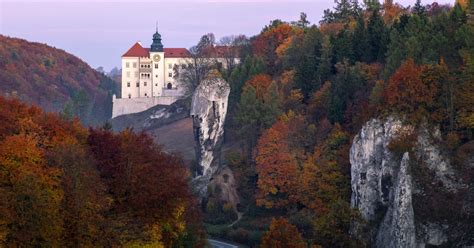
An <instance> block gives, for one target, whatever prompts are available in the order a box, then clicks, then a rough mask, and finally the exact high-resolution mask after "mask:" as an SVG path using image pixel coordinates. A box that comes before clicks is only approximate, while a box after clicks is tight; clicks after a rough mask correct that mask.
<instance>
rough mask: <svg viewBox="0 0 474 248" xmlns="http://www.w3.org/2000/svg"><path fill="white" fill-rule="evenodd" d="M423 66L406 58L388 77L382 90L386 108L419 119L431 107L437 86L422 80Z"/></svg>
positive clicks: (425, 114)
mask: <svg viewBox="0 0 474 248" xmlns="http://www.w3.org/2000/svg"><path fill="white" fill-rule="evenodd" d="M423 70H424V68H423V67H422V66H418V65H416V64H415V62H414V61H413V59H408V60H407V61H406V62H405V63H403V64H402V65H401V66H400V68H398V70H397V71H396V72H395V73H394V74H393V75H392V76H391V77H390V80H389V83H388V85H387V87H386V88H385V91H384V98H385V102H386V104H387V107H388V109H391V110H395V111H398V112H399V113H401V114H407V115H408V117H409V118H410V119H414V120H420V119H421V118H423V117H426V116H427V111H428V110H429V109H430V108H432V107H433V105H434V101H435V96H436V94H437V87H436V85H435V84H434V83H433V82H424V81H423V80H422V74H423Z"/></svg>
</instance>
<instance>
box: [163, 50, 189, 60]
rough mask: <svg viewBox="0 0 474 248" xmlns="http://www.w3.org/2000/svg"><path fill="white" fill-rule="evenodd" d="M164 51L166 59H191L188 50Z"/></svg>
mask: <svg viewBox="0 0 474 248" xmlns="http://www.w3.org/2000/svg"><path fill="white" fill-rule="evenodd" d="M163 51H164V52H165V58H187V57H191V54H190V53H189V51H188V49H186V48H163Z"/></svg>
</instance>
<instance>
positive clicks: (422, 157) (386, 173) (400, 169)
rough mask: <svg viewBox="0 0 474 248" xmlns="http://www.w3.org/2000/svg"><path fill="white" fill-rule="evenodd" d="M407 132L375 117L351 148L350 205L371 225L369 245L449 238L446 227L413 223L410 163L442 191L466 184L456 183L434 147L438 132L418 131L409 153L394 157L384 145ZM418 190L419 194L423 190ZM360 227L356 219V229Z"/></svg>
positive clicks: (413, 189) (399, 125)
mask: <svg viewBox="0 0 474 248" xmlns="http://www.w3.org/2000/svg"><path fill="white" fill-rule="evenodd" d="M406 130H409V131H410V130H411V131H413V128H412V127H410V126H406V125H403V124H402V123H401V122H400V121H399V120H397V119H395V118H388V119H387V120H385V121H380V120H377V119H373V120H371V121H369V122H367V123H366V125H365V126H364V127H363V128H362V129H361V131H360V132H359V134H358V135H356V136H355V137H354V140H353V144H352V147H351V150H350V163H351V186H352V197H351V205H352V207H353V208H356V209H358V210H359V212H360V214H361V217H362V218H363V219H364V220H365V221H367V223H368V225H369V227H370V228H369V233H368V235H369V237H368V238H369V239H370V241H369V243H370V244H371V246H375V247H424V246H425V245H426V244H430V245H441V244H443V243H444V242H446V241H447V237H446V233H445V230H446V226H443V225H441V224H436V223H421V222H420V223H417V222H416V221H415V219H416V218H415V217H416V216H415V211H414V207H413V201H414V197H415V196H414V195H415V194H416V193H420V192H419V191H420V189H417V188H416V187H415V183H414V182H415V181H416V178H413V175H412V172H411V169H410V168H411V167H410V166H425V167H426V168H428V169H429V170H430V171H432V172H433V174H434V175H435V179H436V180H437V181H439V182H442V185H443V186H442V187H443V188H442V190H445V191H448V192H451V191H452V192H455V191H456V190H458V189H460V188H462V187H464V186H463V185H462V184H461V183H459V182H456V181H455V177H454V170H453V169H452V168H451V167H452V166H451V165H450V161H449V160H448V159H446V158H445V157H444V156H443V155H442V153H441V151H440V149H439V148H438V147H437V146H436V142H437V139H440V134H439V132H434V133H430V132H429V131H428V130H427V129H426V128H420V129H419V130H416V132H417V134H418V138H417V142H416V144H415V147H414V149H413V151H412V152H410V153H408V152H407V153H405V154H403V157H402V158H396V157H395V155H394V154H392V153H391V152H390V150H389V149H388V145H389V144H390V141H391V140H393V139H394V138H395V137H397V136H398V134H399V133H400V131H406ZM421 193H422V192H421ZM357 225H359V224H357V223H355V227H356V226H357Z"/></svg>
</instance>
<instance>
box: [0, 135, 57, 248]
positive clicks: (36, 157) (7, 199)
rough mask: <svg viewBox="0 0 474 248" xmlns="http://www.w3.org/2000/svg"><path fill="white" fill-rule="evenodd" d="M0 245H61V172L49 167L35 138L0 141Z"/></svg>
mask: <svg viewBox="0 0 474 248" xmlns="http://www.w3.org/2000/svg"><path fill="white" fill-rule="evenodd" d="M0 168H1V171H2V173H1V174H0V202H1V203H0V213H1V216H2V218H1V219H0V233H1V234H2V235H1V236H0V244H2V246H6V247H7V246H17V247H21V246H30V245H31V246H38V247H41V246H50V247H54V246H60V244H61V234H62V233H63V219H62V216H61V201H62V200H63V197H64V195H63V191H62V189H61V187H60V180H59V176H60V175H61V171H60V170H58V169H56V168H48V167H47V166H46V164H45V160H44V151H42V150H41V148H39V147H38V142H37V140H36V138H35V137H32V136H30V135H25V134H19V135H13V136H9V137H7V138H5V139H4V140H2V141H0Z"/></svg>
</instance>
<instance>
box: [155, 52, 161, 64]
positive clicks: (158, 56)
mask: <svg viewBox="0 0 474 248" xmlns="http://www.w3.org/2000/svg"><path fill="white" fill-rule="evenodd" d="M160 59H161V57H160V55H159V54H155V55H154V56H153V60H154V61H155V62H158V61H160Z"/></svg>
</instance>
